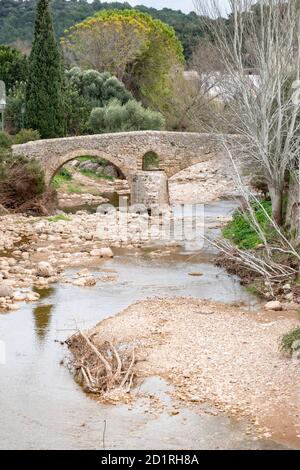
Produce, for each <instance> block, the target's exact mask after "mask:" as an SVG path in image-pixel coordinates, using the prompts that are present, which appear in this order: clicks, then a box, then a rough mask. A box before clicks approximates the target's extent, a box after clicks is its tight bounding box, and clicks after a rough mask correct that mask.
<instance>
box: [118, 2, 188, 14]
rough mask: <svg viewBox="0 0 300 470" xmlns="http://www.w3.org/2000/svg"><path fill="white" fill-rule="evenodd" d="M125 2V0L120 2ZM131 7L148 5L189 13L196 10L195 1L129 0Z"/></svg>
mask: <svg viewBox="0 0 300 470" xmlns="http://www.w3.org/2000/svg"><path fill="white" fill-rule="evenodd" d="M118 1H121V2H122V1H123V0H118ZM127 3H130V5H132V6H135V5H146V6H147V7H154V8H158V9H161V8H172V10H181V11H184V12H185V13H189V12H190V11H192V10H194V2H193V0H127Z"/></svg>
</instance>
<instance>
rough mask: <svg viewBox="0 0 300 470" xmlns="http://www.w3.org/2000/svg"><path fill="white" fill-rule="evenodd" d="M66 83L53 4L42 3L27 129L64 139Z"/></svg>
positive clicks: (33, 55)
mask: <svg viewBox="0 0 300 470" xmlns="http://www.w3.org/2000/svg"><path fill="white" fill-rule="evenodd" d="M63 89H64V79H63V66H62V59H61V54H60V50H59V47H58V45H57V43H56V40H55V35H54V30H53V23H52V15H51V13H50V10H49V0H38V3H37V12H36V19H35V29H34V39H33V45H32V50H31V54H30V58H29V77H28V82H27V89H26V126H27V127H28V128H32V129H37V130H38V131H39V132H40V135H41V137H43V138H52V137H60V136H63V135H64V127H65V126H64V99H63Z"/></svg>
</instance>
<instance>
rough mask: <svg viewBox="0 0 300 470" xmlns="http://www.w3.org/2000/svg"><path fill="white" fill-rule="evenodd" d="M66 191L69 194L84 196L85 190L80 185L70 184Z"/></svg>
mask: <svg viewBox="0 0 300 470" xmlns="http://www.w3.org/2000/svg"><path fill="white" fill-rule="evenodd" d="M66 189H67V192H68V193H69V194H82V193H83V188H82V186H80V185H79V184H74V183H68V184H67V188H66Z"/></svg>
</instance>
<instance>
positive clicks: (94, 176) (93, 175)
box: [80, 168, 114, 181]
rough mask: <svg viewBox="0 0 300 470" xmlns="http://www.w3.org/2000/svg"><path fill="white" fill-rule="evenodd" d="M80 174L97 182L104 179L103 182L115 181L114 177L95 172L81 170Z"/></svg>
mask: <svg viewBox="0 0 300 470" xmlns="http://www.w3.org/2000/svg"><path fill="white" fill-rule="evenodd" d="M80 173H82V174H83V175H84V176H88V177H89V178H92V179H95V180H97V179H102V180H109V181H113V179H114V178H113V177H112V176H109V175H103V174H102V173H96V172H95V171H93V170H88V169H85V168H83V169H82V170H80Z"/></svg>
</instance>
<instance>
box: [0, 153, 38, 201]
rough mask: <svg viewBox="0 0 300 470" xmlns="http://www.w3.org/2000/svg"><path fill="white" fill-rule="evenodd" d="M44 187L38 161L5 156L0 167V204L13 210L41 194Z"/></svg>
mask: <svg viewBox="0 0 300 470" xmlns="http://www.w3.org/2000/svg"><path fill="white" fill-rule="evenodd" d="M45 189H46V186H45V179H44V172H43V170H42V168H41V166H40V164H39V162H38V161H36V160H34V159H32V158H26V157H16V156H14V157H11V156H9V155H8V156H7V159H6V161H5V162H4V163H2V165H1V168H0V204H2V205H3V206H4V207H6V208H8V209H13V210H15V209H18V208H19V207H21V206H22V205H23V204H24V203H26V201H30V200H33V199H34V198H36V197H37V196H41V195H42V194H43V193H44V191H45Z"/></svg>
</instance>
